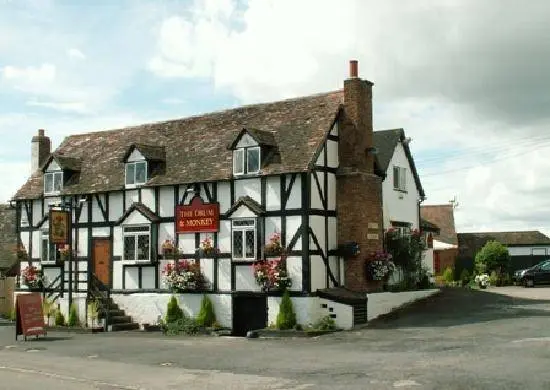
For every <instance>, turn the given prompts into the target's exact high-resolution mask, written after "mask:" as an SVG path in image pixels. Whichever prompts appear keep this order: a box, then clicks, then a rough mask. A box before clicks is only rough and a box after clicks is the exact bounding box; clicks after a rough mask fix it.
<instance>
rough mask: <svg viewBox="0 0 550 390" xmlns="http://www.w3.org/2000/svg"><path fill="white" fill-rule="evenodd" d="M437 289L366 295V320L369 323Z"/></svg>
mask: <svg viewBox="0 0 550 390" xmlns="http://www.w3.org/2000/svg"><path fill="white" fill-rule="evenodd" d="M439 291H440V290H439V289H431V290H419V291H406V292H397V293H393V292H381V293H373V294H368V295H367V298H368V303H367V305H368V306H367V318H368V320H369V321H371V320H373V319H375V318H377V317H378V316H381V315H383V314H387V313H390V312H392V311H393V310H395V309H397V308H399V307H401V306H403V305H405V304H407V303H411V302H414V301H417V300H419V299H422V298H426V297H429V296H431V295H434V294H436V293H438V292H439Z"/></svg>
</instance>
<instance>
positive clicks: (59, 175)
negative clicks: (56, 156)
mask: <svg viewBox="0 0 550 390" xmlns="http://www.w3.org/2000/svg"><path fill="white" fill-rule="evenodd" d="M49 176H53V177H52V190H51V191H48V190H47V188H46V183H47V178H48V177H49ZM56 180H57V181H60V183H59V191H56V190H55V183H56ZM61 191H63V171H52V172H45V173H44V195H59V194H60V193H61Z"/></svg>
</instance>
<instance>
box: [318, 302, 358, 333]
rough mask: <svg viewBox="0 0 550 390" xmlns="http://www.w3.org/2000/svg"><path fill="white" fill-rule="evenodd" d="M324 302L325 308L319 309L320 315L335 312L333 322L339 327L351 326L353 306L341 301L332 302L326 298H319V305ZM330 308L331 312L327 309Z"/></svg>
mask: <svg viewBox="0 0 550 390" xmlns="http://www.w3.org/2000/svg"><path fill="white" fill-rule="evenodd" d="M322 304H326V305H327V308H326V309H321V316H325V315H330V314H336V318H334V322H335V324H336V327H338V328H341V329H351V328H353V307H352V306H350V305H345V304H343V303H338V302H333V301H330V300H328V299H323V298H321V299H319V305H322ZM329 309H332V312H331V311H330V310H329Z"/></svg>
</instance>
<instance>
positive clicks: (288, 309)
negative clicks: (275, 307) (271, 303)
mask: <svg viewBox="0 0 550 390" xmlns="http://www.w3.org/2000/svg"><path fill="white" fill-rule="evenodd" d="M294 325H296V313H295V312H294V307H292V300H291V299H290V294H289V293H288V290H285V292H284V294H283V299H281V306H280V307H279V314H277V321H276V326H277V329H292V328H293V327H294Z"/></svg>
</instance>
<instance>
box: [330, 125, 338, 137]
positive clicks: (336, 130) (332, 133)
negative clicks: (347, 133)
mask: <svg viewBox="0 0 550 390" xmlns="http://www.w3.org/2000/svg"><path fill="white" fill-rule="evenodd" d="M329 134H330V135H336V136H337V135H338V122H334V126H332V129H331V130H330V133H329Z"/></svg>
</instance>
